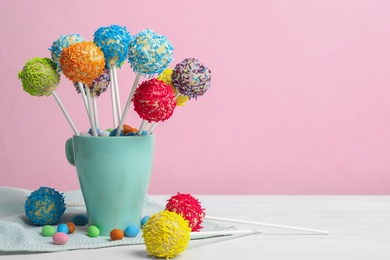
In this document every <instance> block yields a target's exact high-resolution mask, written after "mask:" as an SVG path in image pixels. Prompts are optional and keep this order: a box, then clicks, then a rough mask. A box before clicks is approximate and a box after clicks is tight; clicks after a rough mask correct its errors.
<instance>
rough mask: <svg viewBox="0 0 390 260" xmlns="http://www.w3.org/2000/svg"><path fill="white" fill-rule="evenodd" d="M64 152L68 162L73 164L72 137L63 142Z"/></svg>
mask: <svg viewBox="0 0 390 260" xmlns="http://www.w3.org/2000/svg"><path fill="white" fill-rule="evenodd" d="M65 154H66V159H68V162H69V163H70V164H71V165H73V166H75V163H74V153H73V138H69V139H68V140H66V143H65Z"/></svg>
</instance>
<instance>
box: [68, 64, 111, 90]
mask: <svg viewBox="0 0 390 260" xmlns="http://www.w3.org/2000/svg"><path fill="white" fill-rule="evenodd" d="M109 84H110V73H108V70H107V69H106V68H105V69H104V70H103V74H101V75H100V76H99V77H97V78H96V79H94V80H93V81H92V83H91V84H90V85H89V86H88V87H89V89H90V91H91V97H95V96H96V97H99V96H100V95H101V94H102V93H103V92H106V90H107V88H108V85H109ZM73 86H74V87H75V88H76V91H77V93H80V92H81V91H80V86H79V83H78V82H73ZM83 86H84V92H85V93H86V90H85V88H86V85H85V84H83Z"/></svg>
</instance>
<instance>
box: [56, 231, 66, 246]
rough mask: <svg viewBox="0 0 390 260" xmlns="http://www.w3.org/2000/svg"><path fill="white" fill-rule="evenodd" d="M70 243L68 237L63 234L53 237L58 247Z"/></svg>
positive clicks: (58, 233)
mask: <svg viewBox="0 0 390 260" xmlns="http://www.w3.org/2000/svg"><path fill="white" fill-rule="evenodd" d="M66 242H68V235H67V234H65V233H62V232H57V233H55V234H54V235H53V243H54V244H56V245H64V244H66Z"/></svg>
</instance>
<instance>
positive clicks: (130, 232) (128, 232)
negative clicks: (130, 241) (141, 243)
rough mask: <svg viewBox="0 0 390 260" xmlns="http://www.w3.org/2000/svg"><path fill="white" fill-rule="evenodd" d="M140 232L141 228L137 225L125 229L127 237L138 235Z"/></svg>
mask: <svg viewBox="0 0 390 260" xmlns="http://www.w3.org/2000/svg"><path fill="white" fill-rule="evenodd" d="M138 233H139V228H138V227H137V226H136V225H130V226H128V227H127V228H126V229H125V235H126V236H127V237H136V236H137V235H138Z"/></svg>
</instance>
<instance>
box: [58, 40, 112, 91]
mask: <svg viewBox="0 0 390 260" xmlns="http://www.w3.org/2000/svg"><path fill="white" fill-rule="evenodd" d="M60 64H61V68H62V71H63V73H64V75H65V76H66V77H67V78H68V79H70V80H71V81H72V82H74V81H77V82H82V83H84V84H87V85H90V84H91V83H92V81H93V80H94V79H96V78H97V77H99V76H100V75H101V74H102V73H103V70H104V65H105V60H104V54H103V52H102V51H101V50H100V49H99V47H97V46H96V45H95V44H94V43H93V42H79V43H74V44H72V45H69V47H68V48H64V49H63V50H62V55H61V58H60Z"/></svg>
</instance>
